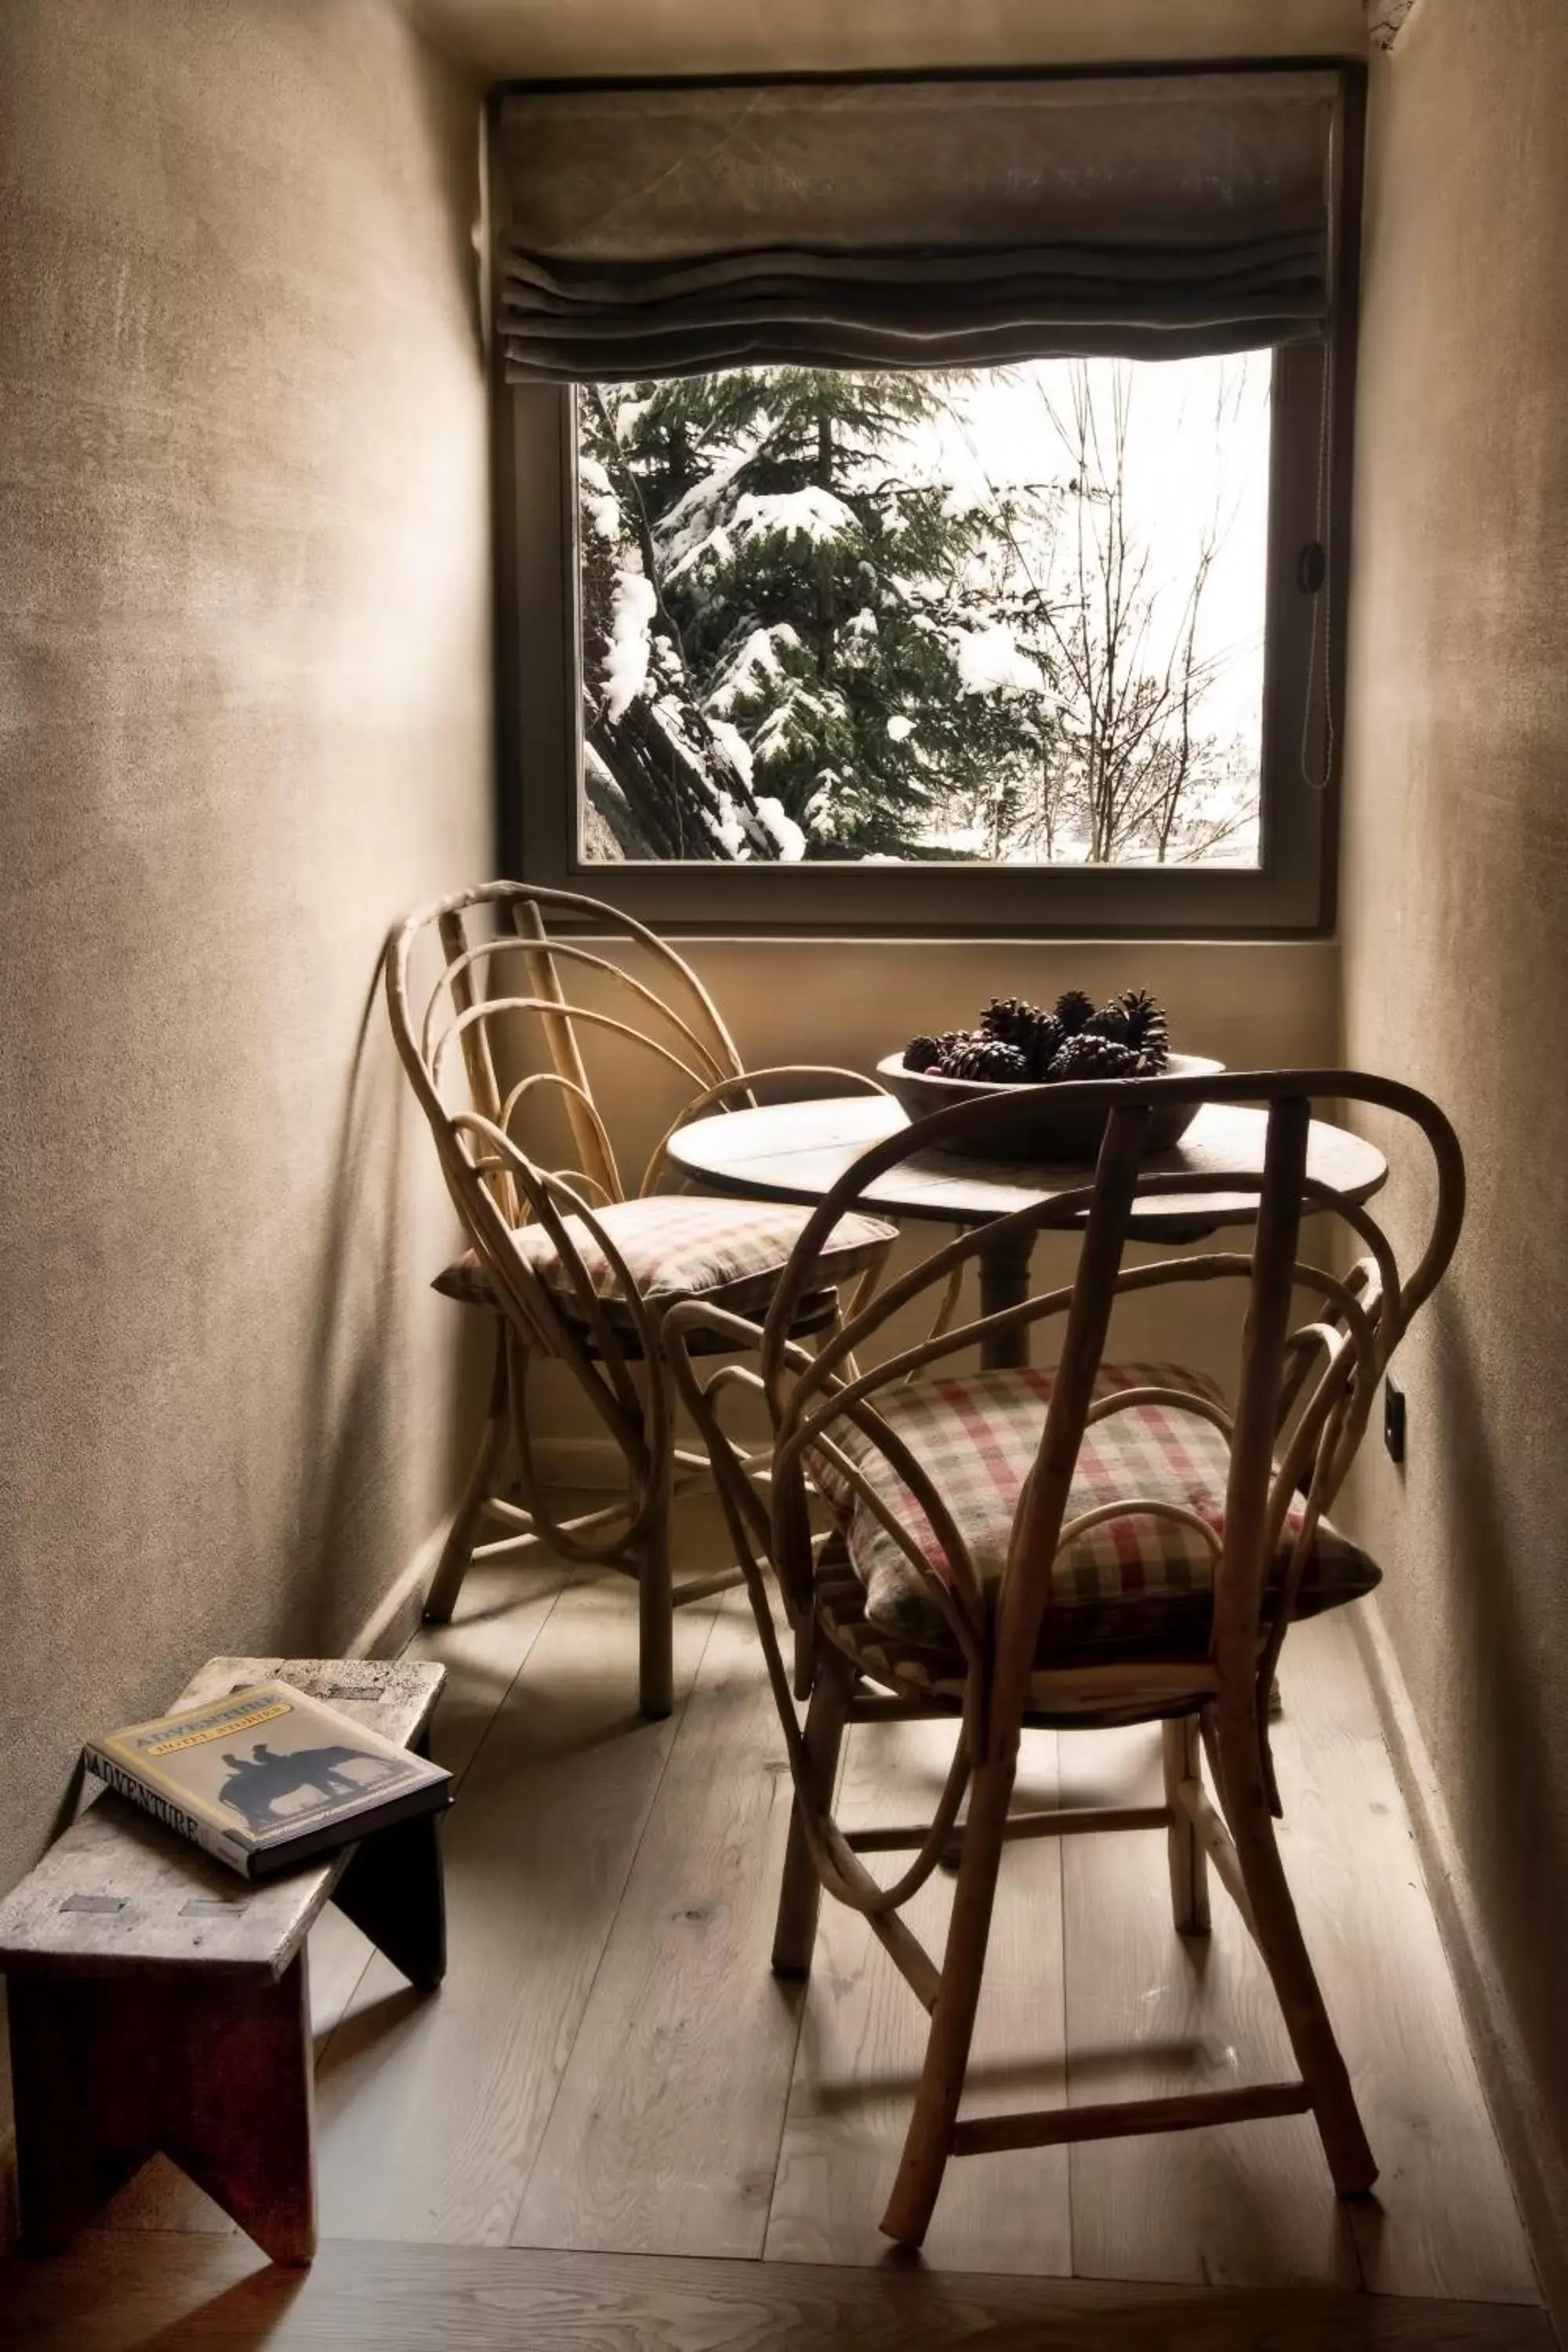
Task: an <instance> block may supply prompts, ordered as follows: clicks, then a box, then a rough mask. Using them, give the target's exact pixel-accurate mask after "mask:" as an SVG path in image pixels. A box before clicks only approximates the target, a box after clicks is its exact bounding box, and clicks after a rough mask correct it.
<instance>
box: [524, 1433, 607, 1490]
mask: <svg viewBox="0 0 1568 2352" xmlns="http://www.w3.org/2000/svg"><path fill="white" fill-rule="evenodd" d="M533 1466H534V1469H535V1471H536V1473H537V1475H538V1477H539V1482H540V1484H541V1486H566V1487H573V1486H581V1487H585V1488H587V1489H588V1490H589V1491H590V1492H591V1493H593V1492H597V1491H598V1490H599V1489H600V1488H609V1487H615V1486H625V1485H626V1456H625V1454H623V1453H622V1452H621V1449H620V1447H619V1446H618V1445H617V1444H616V1442H615V1440H614V1438H611V1437H541V1438H536V1439H535V1440H534V1444H533Z"/></svg>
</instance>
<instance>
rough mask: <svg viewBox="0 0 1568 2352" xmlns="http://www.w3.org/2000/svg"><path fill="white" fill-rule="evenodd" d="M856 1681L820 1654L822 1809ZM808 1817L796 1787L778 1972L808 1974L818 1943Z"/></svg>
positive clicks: (817, 1744) (815, 1758)
mask: <svg viewBox="0 0 1568 2352" xmlns="http://www.w3.org/2000/svg"><path fill="white" fill-rule="evenodd" d="M854 1687H855V1677H854V1675H853V1674H852V1673H850V1672H849V1670H848V1669H847V1666H846V1665H844V1664H842V1663H841V1662H840V1660H839V1659H838V1658H837V1656H836V1655H829V1656H826V1657H823V1658H821V1659H819V1661H818V1664H817V1669H816V1681H815V1682H814V1683H813V1685H812V1690H811V1698H810V1701H809V1703H808V1705H807V1706H806V1710H805V1755H806V1763H807V1766H808V1769H809V1770H810V1774H811V1795H812V1799H813V1801H815V1803H816V1806H817V1809H818V1811H822V1812H826V1811H827V1810H828V1809H829V1807H830V1806H831V1805H832V1802H833V1789H834V1783H835V1781H836V1780H837V1777H838V1756H839V1750H840V1749H841V1748H842V1747H843V1745H844V1727H845V1724H846V1723H847V1720H848V1716H849V1699H850V1694H851V1693H852V1692H853V1690H854ZM804 1822H805V1811H804V1808H803V1804H802V1800H801V1794H800V1791H799V1790H798V1789H797V1790H796V1791H795V1804H794V1807H793V1808H792V1810H791V1812H790V1822H789V1843H788V1844H787V1845H786V1846H785V1848H784V1879H783V1882H782V1884H781V1885H780V1887H779V1916H778V1924H777V1926H776V1927H774V1929H773V1974H774V1975H775V1976H778V1977H804V1976H807V1975H809V1974H810V1972H811V1955H812V1951H813V1949H814V1948H815V1946H816V1920H817V1914H818V1912H819V1911H820V1910H821V1908H822V1881H821V1879H820V1878H818V1876H817V1874H816V1864H815V1863H814V1862H813V1860H812V1858H811V1848H810V1847H809V1845H808V1844H807V1843H806V1839H805V1827H804Z"/></svg>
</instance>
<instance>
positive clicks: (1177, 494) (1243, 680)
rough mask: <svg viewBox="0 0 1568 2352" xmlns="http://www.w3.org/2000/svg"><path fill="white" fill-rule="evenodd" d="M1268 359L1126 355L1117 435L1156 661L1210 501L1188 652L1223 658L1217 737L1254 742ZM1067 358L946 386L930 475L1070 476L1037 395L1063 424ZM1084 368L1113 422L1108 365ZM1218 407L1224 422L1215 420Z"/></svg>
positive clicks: (961, 485)
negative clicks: (950, 418)
mask: <svg viewBox="0 0 1568 2352" xmlns="http://www.w3.org/2000/svg"><path fill="white" fill-rule="evenodd" d="M1271 362H1272V354H1271V353H1270V352H1266V351H1265V352H1240V353H1237V354H1235V355H1233V356H1231V357H1228V358H1225V359H1203V360H1161V361H1147V362H1140V363H1135V364H1133V365H1132V367H1131V406H1130V410H1129V430H1128V441H1127V447H1128V509H1129V532H1130V536H1135V537H1145V538H1146V539H1147V542H1148V544H1149V547H1150V550H1151V553H1152V562H1151V567H1150V573H1149V577H1150V581H1151V583H1156V582H1157V583H1159V586H1160V590H1161V594H1160V601H1159V604H1158V605H1157V607H1156V620H1155V625H1154V629H1153V632H1152V635H1151V638H1150V645H1149V650H1150V653H1151V656H1153V657H1154V658H1155V659H1157V660H1158V661H1160V662H1161V663H1163V659H1164V657H1165V655H1166V652H1167V651H1168V649H1169V646H1170V644H1171V640H1172V636H1173V633H1174V631H1175V629H1176V627H1177V625H1178V624H1179V620H1180V615H1181V610H1182V604H1183V598H1184V591H1185V585H1186V583H1187V581H1188V580H1190V578H1191V576H1192V571H1193V566H1194V562H1195V559H1196V555H1197V551H1198V546H1199V542H1200V541H1201V538H1202V535H1203V532H1204V530H1205V526H1206V525H1207V524H1208V522H1209V520H1210V518H1211V517H1212V516H1213V515H1214V513H1215V509H1216V502H1217V509H1218V512H1219V515H1220V518H1221V521H1222V525H1223V527H1224V528H1223V545H1222V548H1221V551H1220V553H1219V555H1218V557H1217V558H1216V561H1215V566H1214V570H1213V572H1212V573H1211V575H1210V579H1209V585H1208V590H1207V593H1206V595H1205V605H1204V613H1203V620H1202V625H1201V627H1200V630H1199V635H1198V652H1199V654H1200V656H1211V655H1212V656H1220V655H1223V656H1224V667H1223V669H1222V671H1221V674H1220V676H1219V677H1217V678H1216V680H1215V685H1214V687H1213V688H1212V690H1211V692H1210V694H1209V697H1208V698H1207V701H1206V705H1205V711H1206V717H1207V720H1208V723H1209V725H1210V726H1211V727H1212V729H1213V730H1214V731H1215V733H1216V734H1218V735H1221V736H1229V735H1232V734H1238V735H1241V736H1243V737H1244V738H1245V739H1246V740H1247V743H1248V745H1249V747H1253V748H1254V749H1255V750H1256V747H1257V745H1258V733H1259V723H1260V714H1261V710H1262V697H1263V593H1264V576H1265V573H1264V566H1265V551H1266V546H1267V538H1268V384H1269V376H1270V373H1271ZM1073 364H1074V363H1073V362H1070V361H1067V360H1037V361H1033V362H1026V364H1024V365H1021V366H1018V367H1016V368H1011V369H1005V370H986V369H977V370H976V371H975V372H974V373H973V376H972V377H971V378H970V381H969V384H968V386H967V388H966V389H965V390H964V391H963V392H962V393H961V392H960V391H959V390H958V388H956V387H954V388H953V391H952V399H953V403H954V405H955V406H956V407H958V408H959V409H960V411H961V412H962V416H963V424H962V425H955V426H942V427H938V428H935V431H934V439H933V443H932V447H931V466H932V470H933V471H934V472H937V473H939V474H940V475H941V477H942V478H945V479H949V480H951V481H952V484H953V486H954V488H957V489H958V490H960V491H961V492H962V493H963V494H964V495H965V496H971V497H975V498H982V497H984V493H985V486H986V482H987V479H988V480H989V482H990V483H991V484H993V485H995V486H998V487H999V486H1001V485H1002V484H1004V483H1009V482H1012V483H1016V482H1040V481H1047V482H1065V481H1066V480H1067V479H1068V478H1069V476H1070V470H1071V469H1070V467H1069V466H1068V463H1067V458H1066V453H1065V452H1064V451H1063V450H1062V448H1061V446H1060V444H1059V443H1058V440H1057V438H1056V436H1055V434H1054V432H1053V430H1052V427H1051V423H1050V419H1049V416H1048V415H1047V408H1046V402H1047V400H1048V402H1049V404H1050V405H1051V407H1052V408H1054V409H1055V411H1056V412H1057V414H1058V415H1059V416H1061V417H1063V418H1064V419H1070V414H1071V404H1070V394H1069V380H1070V371H1071V368H1072V366H1073ZM1088 365H1089V369H1090V371H1091V374H1092V377H1093V379H1094V397H1095V399H1096V402H1097V404H1100V414H1101V415H1104V416H1105V417H1107V418H1109V415H1110V382H1111V378H1112V374H1113V371H1114V369H1115V367H1116V365H1117V362H1114V361H1111V360H1090V361H1089V362H1088ZM1042 394H1044V398H1042ZM1222 410H1223V414H1224V417H1225V423H1224V425H1223V428H1221V429H1216V421H1215V420H1216V414H1218V413H1219V412H1221V411H1222Z"/></svg>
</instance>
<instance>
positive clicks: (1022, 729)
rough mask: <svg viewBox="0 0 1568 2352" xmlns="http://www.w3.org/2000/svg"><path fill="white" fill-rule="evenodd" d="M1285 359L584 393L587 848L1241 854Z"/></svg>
mask: <svg viewBox="0 0 1568 2352" xmlns="http://www.w3.org/2000/svg"><path fill="white" fill-rule="evenodd" d="M1268 377H1269V364H1268V355H1267V354H1266V353H1259V352H1241V353H1238V354H1237V355H1235V356H1233V357H1226V358H1221V359H1190V360H1184V361H1179V362H1175V363H1174V364H1172V365H1160V364H1156V363H1153V362H1145V363H1143V364H1142V365H1140V364H1139V363H1137V362H1132V361H1122V360H1115V359H1090V360H1076V361H1075V360H1047V361H1040V362H1034V363H1033V364H1026V365H1022V366H1018V367H1014V368H1003V369H990V368H967V369H963V370H955V371H950V372H948V373H942V374H934V375H927V374H915V373H909V374H902V375H899V374H876V373H851V372H850V371H848V370H842V369H806V368H776V367H775V368H759V369H746V370H735V371H730V372H725V373H717V374H710V375H697V376H687V377H678V378H675V379H672V380H669V381H667V382H665V383H632V384H625V385H619V384H610V385H605V386H603V387H600V386H593V387H590V388H588V389H586V390H585V391H584V392H582V393H580V394H578V398H577V486H578V496H577V548H578V563H579V583H578V599H579V609H580V612H581V615H582V635H581V657H582V677H583V689H584V691H583V719H582V724H583V770H582V780H581V787H580V798H579V803H578V812H577V824H576V829H575V836H576V837H575V847H576V850H577V854H578V856H579V857H580V859H581V861H582V862H583V864H584V866H592V865H597V864H618V863H625V862H627V861H634V862H638V863H648V862H653V863H669V862H681V861H686V862H690V861H694V860H696V861H705V860H714V859H717V860H721V861H723V860H728V861H731V862H741V863H757V862H763V863H766V862H768V861H773V860H776V861H778V862H781V863H784V864H786V865H787V864H793V863H796V862H801V861H814V860H826V859H835V860H853V861H855V862H857V863H858V864H861V865H875V864H882V865H887V864H901V863H908V862H911V861H920V862H922V863H943V864H965V863H979V864H991V865H1005V866H1054V865H1067V866H1081V865H1087V864H1098V865H1109V866H1150V865H1156V866H1157V865H1172V866H1179V865H1211V866H1250V867H1256V866H1257V864H1258V833H1259V827H1258V814H1259V772H1260V760H1261V751H1262V730H1263V663H1262V653H1263V605H1264V593H1265V586H1266V582H1267V576H1268V566H1267V553H1268V549H1267V541H1268Z"/></svg>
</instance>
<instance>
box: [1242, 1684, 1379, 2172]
mask: <svg viewBox="0 0 1568 2352" xmlns="http://www.w3.org/2000/svg"><path fill="white" fill-rule="evenodd" d="M1215 1717H1216V1723H1215V1729H1216V1734H1217V1742H1218V1748H1219V1755H1220V1759H1221V1763H1222V1768H1223V1776H1224V1784H1225V1800H1226V1825H1227V1827H1228V1828H1229V1831H1230V1833H1231V1837H1232V1839H1233V1840H1234V1842H1235V1844H1236V1851H1237V1860H1238V1861H1239V1863H1240V1864H1241V1874H1242V1879H1243V1882H1244V1884H1245V1885H1246V1887H1247V1900H1248V1901H1249V1902H1250V1904H1251V1906H1252V1916H1253V1919H1254V1921H1255V1923H1256V1926H1257V1930H1258V1948H1259V1949H1260V1951H1261V1952H1262V1955H1263V1959H1264V1963H1265V1965H1266V1967H1267V1968H1268V1974H1269V1977H1270V1978H1271V1979H1272V1981H1273V1985H1274V1990H1275V1993H1276V1995H1277V1996H1278V1999H1279V2007H1280V2009H1281V2011H1283V2013H1284V2018H1285V2027H1286V2031H1287V2032H1289V2036H1290V2046H1291V2048H1292V2049H1293V2050H1294V2052H1295V2053H1296V2063H1297V2064H1298V2065H1299V2066H1300V2069H1301V2078H1302V2080H1303V2082H1304V2083H1305V2084H1306V2085H1307V2088H1308V2090H1309V2092H1310V2095H1311V2100H1312V2114H1313V2116H1314V2119H1315V2120H1316V2123H1317V2126H1318V2132H1319V2136H1320V2137H1321V2140H1322V2143H1323V2154H1324V2156H1325V2157H1326V2158H1327V2159H1328V2165H1329V2170H1330V2172H1331V2174H1332V2176H1333V2183H1334V2187H1335V2189H1337V2191H1338V2192H1339V2194H1340V2195H1341V2196H1342V2197H1355V2196H1359V2195H1361V2194H1363V2192H1364V2191H1365V2190H1366V2189H1370V2188H1371V2187H1372V2184H1373V2181H1374V2180H1375V2179H1377V2162H1376V2159H1375V2158H1374V2157H1373V2152H1372V2149H1371V2147H1369V2146H1368V2144H1367V2137H1366V2134H1365V2132H1364V2131H1363V2128H1362V2120H1361V2116H1360V2115H1359V2113H1358V2112H1357V2109H1356V2103H1355V2094H1354V2092H1353V2091H1352V2088H1351V2079H1350V2074H1349V2071H1348V2070H1347V2068H1346V2065H1345V2062H1344V2059H1343V2058H1342V2055H1341V2053H1340V2046H1339V2043H1338V2042H1336V2041H1335V2039H1334V2030H1333V2027H1332V2026H1331V2024H1330V2022H1329V2013H1328V2011H1327V2010H1326V2009H1325V2007H1324V2005H1323V1996H1322V1993H1321V1990H1320V1989H1319V1985H1318V1979H1317V1976H1316V1974H1315V1972H1314V1970H1313V1968H1312V1962H1311V1957H1310V1954H1309V1952H1308V1950H1307V1945H1306V1940H1305V1938H1304V1937H1303V1936H1302V1934H1301V1927H1300V1920H1299V1919H1298V1918H1297V1916H1296V1906H1295V1902H1294V1900H1293V1898H1292V1896H1291V1893H1290V1885H1289V1880H1288V1879H1287V1877H1286V1875H1285V1866H1284V1864H1283V1863H1282V1862H1281V1861H1280V1859H1279V1846H1278V1845H1277V1843H1275V1836H1274V1821H1273V1817H1272V1815H1271V1813H1270V1812H1269V1810H1268V1794H1267V1784H1266V1780H1265V1777H1264V1767H1263V1755H1262V1748H1261V1745H1260V1742H1259V1738H1258V1722H1257V1717H1256V1713H1255V1711H1254V1709H1253V1707H1252V1705H1251V1696H1250V1694H1248V1696H1247V1703H1246V1704H1245V1705H1244V1706H1242V1707H1238V1708H1233V1709H1230V1710H1226V1709H1224V1708H1216V1709H1215Z"/></svg>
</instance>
